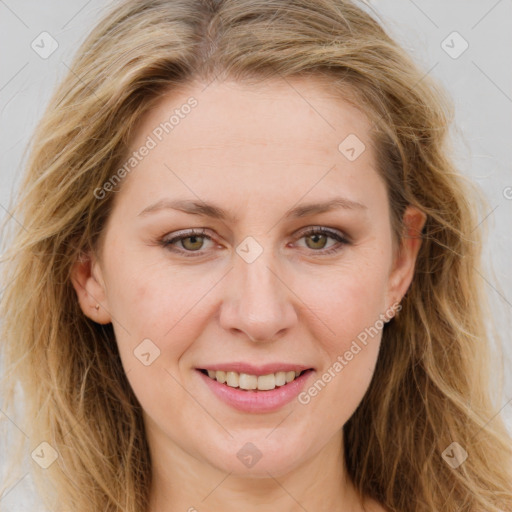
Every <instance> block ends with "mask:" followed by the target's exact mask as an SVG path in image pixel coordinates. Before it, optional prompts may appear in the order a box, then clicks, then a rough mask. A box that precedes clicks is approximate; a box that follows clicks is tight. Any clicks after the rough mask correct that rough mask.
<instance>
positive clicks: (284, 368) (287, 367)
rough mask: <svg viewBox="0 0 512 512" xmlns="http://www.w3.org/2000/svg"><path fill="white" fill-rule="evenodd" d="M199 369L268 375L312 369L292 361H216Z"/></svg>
mask: <svg viewBox="0 0 512 512" xmlns="http://www.w3.org/2000/svg"><path fill="white" fill-rule="evenodd" d="M198 369H199V370H211V371H227V372H237V373H247V374H249V375H256V376H260V375H268V374H270V373H277V372H290V371H297V372H301V371H303V370H309V369H313V368H312V367H311V366H306V365H303V364H294V363H267V364H264V365H260V366H255V365H253V364H250V363H244V362H231V363H218V364H209V365H208V366H202V367H199V368H198Z"/></svg>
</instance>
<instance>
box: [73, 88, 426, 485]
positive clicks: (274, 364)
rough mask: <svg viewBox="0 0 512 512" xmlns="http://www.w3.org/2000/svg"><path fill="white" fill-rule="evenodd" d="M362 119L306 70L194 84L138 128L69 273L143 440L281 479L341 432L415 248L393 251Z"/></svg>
mask: <svg viewBox="0 0 512 512" xmlns="http://www.w3.org/2000/svg"><path fill="white" fill-rule="evenodd" d="M192 98H193V99H192ZM185 105H188V107H186V106H185ZM173 115H174V118H171V116H173ZM170 119H171V120H170ZM166 123H167V124H166ZM369 128H370V126H369V124H368V122H367V120H366V118H365V117H364V116H363V114H362V113H361V112H359V111H358V110H357V109H355V108H354V107H353V106H351V105H350V104H348V103H346V102H344V101H342V100H340V99H336V98H334V97H333V96H332V95H330V94H329V93H328V91H327V90H326V89H325V88H324V87H323V86H322V85H321V84H320V83H317V82H316V81H313V80H311V79H294V80H291V79H288V80H287V81H278V80H275V81H270V82H268V83H266V84H265V85H261V84H260V85H252V86H250V85H242V84H240V83H235V82H224V83H217V82H215V83H212V84H211V85H209V86H207V87H205V84H195V85H189V86H188V88H186V89H185V88H183V89H182V90H180V91H173V92H172V93H169V94H168V95H166V96H164V97H162V98H161V99H160V100H159V103H158V104H157V106H156V107H155V108H154V109H152V110H151V111H150V112H149V113H148V114H147V115H146V116H145V117H144V118H143V119H142V120H141V122H140V124H139V125H138V126H137V127H136V130H135V132H134V137H133V139H132V142H131V151H130V155H131V156H132V158H134V159H135V160H131V161H128V158H127V165H126V167H125V172H124V173H120V176H123V174H124V178H123V182H122V184H121V189H120V192H119V193H118V194H117V193H116V202H115V206H114V209H113V211H112V214H111V216H110V218H109V221H108V223H107V226H106V228H105V231H104V240H103V242H104V245H103V247H102V251H101V254H100V255H96V256H95V255H91V261H90V262H89V263H90V264H89V263H81V264H77V265H76V266H75V269H74V283H75V287H76V290H77V293H78V295H79V298H80V303H81V306H82V308H83V310H84V312H86V314H87V315H88V316H90V317H91V318H92V319H93V320H95V321H97V322H99V323H108V322H112V323H113V327H114V331H115V335H116V339H117V344H118V346H119V352H120V355H121V359H122V363H123V366H124V369H125V371H126V373H127V378H128V380H129V382H130V384H131V386H132V388H133V391H134V393H135V395H136V396H137V398H138V400H139V402H140V404H141V405H142V408H143V410H144V421H145V424H146V429H147V435H148V439H149V440H150V444H151V447H152V450H153V451H154V452H155V453H156V451H157V450H160V451H166V452H168V453H171V452H172V453H181V454H183V453H186V454H187V455H188V456H190V457H192V458H193V459H194V460H195V461H197V463H198V464H201V463H202V464H205V463H206V464H208V465H209V466H213V467H216V468H219V469H222V470H223V471H226V472H228V471H229V472H232V473H235V474H240V475H242V474H251V475H254V476H264V475H266V474H267V471H270V472H271V473H272V475H274V476H278V475H280V474H284V473H286V472H287V471H289V470H291V469H292V468H294V467H297V466H298V465H300V464H302V463H304V462H306V461H307V460H308V459H310V458H311V457H314V456H315V455H316V454H318V453H319V452H321V450H322V448H324V447H325V446H326V444H327V443H328V442H329V440H331V439H332V438H333V436H335V435H336V434H337V435H340V434H341V429H342V427H343V425H344V424H345V422H346V421H347V420H348V419H349V418H350V416H351V415H352V413H353V412H354V411H355V409H356V407H357V405H358V404H359V403H360V401H361V399H362V398H363V395H364V394H365V392H366V390H367V388H368V386H369V383H370V381H371V379H372V375H373V372H374V367H375V364H376V360H377V356H378V352H379V344H380V340H381V330H382V324H383V323H382V319H383V318H384V315H385V314H386V311H387V312H388V314H389V313H390V310H391V308H392V307H393V305H396V304H397V303H398V302H399V301H400V300H401V298H402V297H403V295H404V294H405V292H406V290H407V287H408V286H409V284H410V282H411V279H412V275H413V268H414V260H415V257H416V254H417V250H418V248H419V241H418V240H417V239H415V238H414V237H411V238H408V239H406V240H405V242H404V244H403V250H402V252H401V256H400V257H398V256H396V254H398V253H395V252H394V251H393V245H392V232H391V226H390V210H389V205H388V198H387V193H386V188H385V185H384V182H383V181H382V180H381V178H380V177H379V175H378V174H377V171H376V162H375V160H374V154H373V151H372V149H371V146H370V139H369ZM143 148H146V149H143ZM133 152H136V154H135V155H133ZM130 162H131V163H130ZM135 164H136V165H135ZM108 188H109V187H108V185H107V186H106V187H105V188H104V189H102V190H103V192H101V194H108V193H112V192H109V191H108ZM101 194H100V193H98V194H97V195H98V196H100V195H101ZM98 200H105V198H104V197H103V198H102V199H98ZM405 222H406V224H407V225H408V226H409V229H410V233H414V232H415V230H421V227H422V224H423V216H422V215H421V214H419V213H418V212H417V211H415V210H413V209H411V208H410V209H409V210H408V211H407V215H406V217H405ZM319 229H321V230H324V231H323V232H322V231H320V232H318V230H319ZM190 230H195V232H196V234H195V235H193V234H191V233H190ZM315 230H317V231H316V232H315ZM178 236H181V237H182V239H181V241H180V240H178V239H177V238H176V239H174V238H175V237H178ZM173 239H174V240H173ZM340 240H341V241H340ZM343 240H345V241H343ZM96 303H99V304H100V308H99V310H96V309H95V305H96ZM294 369H297V370H308V371H307V372H305V373H304V374H303V375H302V376H301V377H299V378H298V379H297V380H295V381H292V382H290V383H288V384H284V382H285V381H286V378H287V377H288V378H290V376H291V375H293V374H290V373H288V375H287V373H286V372H293V370H294ZM201 370H210V372H211V374H212V375H215V376H217V377H218V378H219V380H221V381H222V380H223V375H222V370H225V371H227V370H229V371H234V372H235V373H229V374H227V375H226V378H228V382H229V383H230V384H231V386H228V385H227V384H225V383H220V382H217V381H214V380H213V379H212V378H210V377H209V376H208V375H205V373H204V372H202V371H201ZM214 370H219V371H220V373H214ZM283 372H285V373H284V376H283ZM239 374H247V375H245V376H244V375H242V376H241V377H239ZM271 374H274V375H271ZM263 375H267V376H266V377H263ZM269 375H270V376H269ZM258 376H260V377H262V378H261V379H258ZM283 379H284V380H283ZM315 383H316V386H315ZM236 385H239V386H242V387H247V388H251V387H254V386H255V385H259V386H260V387H262V388H265V387H267V388H272V387H274V389H271V390H243V389H239V388H238V389H235V387H233V386H236Z"/></svg>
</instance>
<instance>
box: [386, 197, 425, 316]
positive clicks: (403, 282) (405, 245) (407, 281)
mask: <svg viewBox="0 0 512 512" xmlns="http://www.w3.org/2000/svg"><path fill="white" fill-rule="evenodd" d="M426 220H427V216H426V215H425V214H424V213H423V212H422V211H420V210H418V209H417V208H415V207H414V206H408V207H407V208H406V210H405V212H404V216H403V221H402V223H403V235H402V240H401V242H400V246H399V248H398V250H397V251H396V253H395V257H394V262H393V266H392V270H391V272H390V275H389V282H388V283H389V285H388V298H387V300H388V304H387V307H388V310H389V309H392V308H393V305H394V304H397V303H399V302H400V301H401V300H402V298H403V296H404V295H405V294H406V293H407V290H408V289H409V286H410V285H411V282H412V278H413V276H414V267H415V264H416V257H417V256H418V252H419V250H420V247H421V231H422V229H423V226H424V225H425V222H426Z"/></svg>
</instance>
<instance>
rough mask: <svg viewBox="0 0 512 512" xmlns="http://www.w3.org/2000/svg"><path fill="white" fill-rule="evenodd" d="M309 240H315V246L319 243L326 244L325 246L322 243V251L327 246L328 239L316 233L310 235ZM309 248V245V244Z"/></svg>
mask: <svg viewBox="0 0 512 512" xmlns="http://www.w3.org/2000/svg"><path fill="white" fill-rule="evenodd" d="M308 238H309V239H313V244H317V243H318V242H322V241H323V242H324V243H323V244H322V243H320V247H319V248H320V249H321V248H323V246H324V245H325V239H326V236H325V235H324V234H322V233H316V234H314V235H310V236H309V237H308ZM308 246H309V244H308ZM313 248H318V246H314V247H313Z"/></svg>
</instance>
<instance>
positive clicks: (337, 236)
mask: <svg viewBox="0 0 512 512" xmlns="http://www.w3.org/2000/svg"><path fill="white" fill-rule="evenodd" d="M208 232H209V229H208V228H190V229H185V230H180V231H177V232H174V233H172V236H169V234H167V235H165V236H164V237H163V238H162V239H161V240H160V244H161V245H162V246H163V247H164V248H166V249H168V250H170V251H171V252H174V253H178V254H181V255H184V256H185V257H190V256H192V257H193V256H196V257H199V256H202V255H204V253H205V251H204V250H198V251H187V250H185V249H171V248H170V247H171V246H173V245H174V244H175V243H176V242H179V241H180V240H183V239H186V238H189V237H201V238H206V239H208V240H210V241H211V242H215V237H213V236H211V235H208ZM315 234H323V235H326V236H328V237H329V238H331V239H333V240H335V241H336V242H338V244H335V245H334V246H333V247H330V248H328V249H320V250H313V249H311V252H312V253H313V254H314V253H317V254H318V255H319V256H322V255H327V254H331V253H335V252H339V251H340V250H341V248H340V247H336V245H340V244H341V245H342V246H343V245H349V244H351V241H350V238H349V237H348V236H346V235H345V234H344V233H343V232H341V231H339V230H338V229H335V228H330V227H328V226H321V225H312V226H305V227H304V228H302V229H300V230H299V231H298V232H296V233H295V235H294V239H296V240H301V239H302V238H304V236H306V235H311V236H312V235H315Z"/></svg>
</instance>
